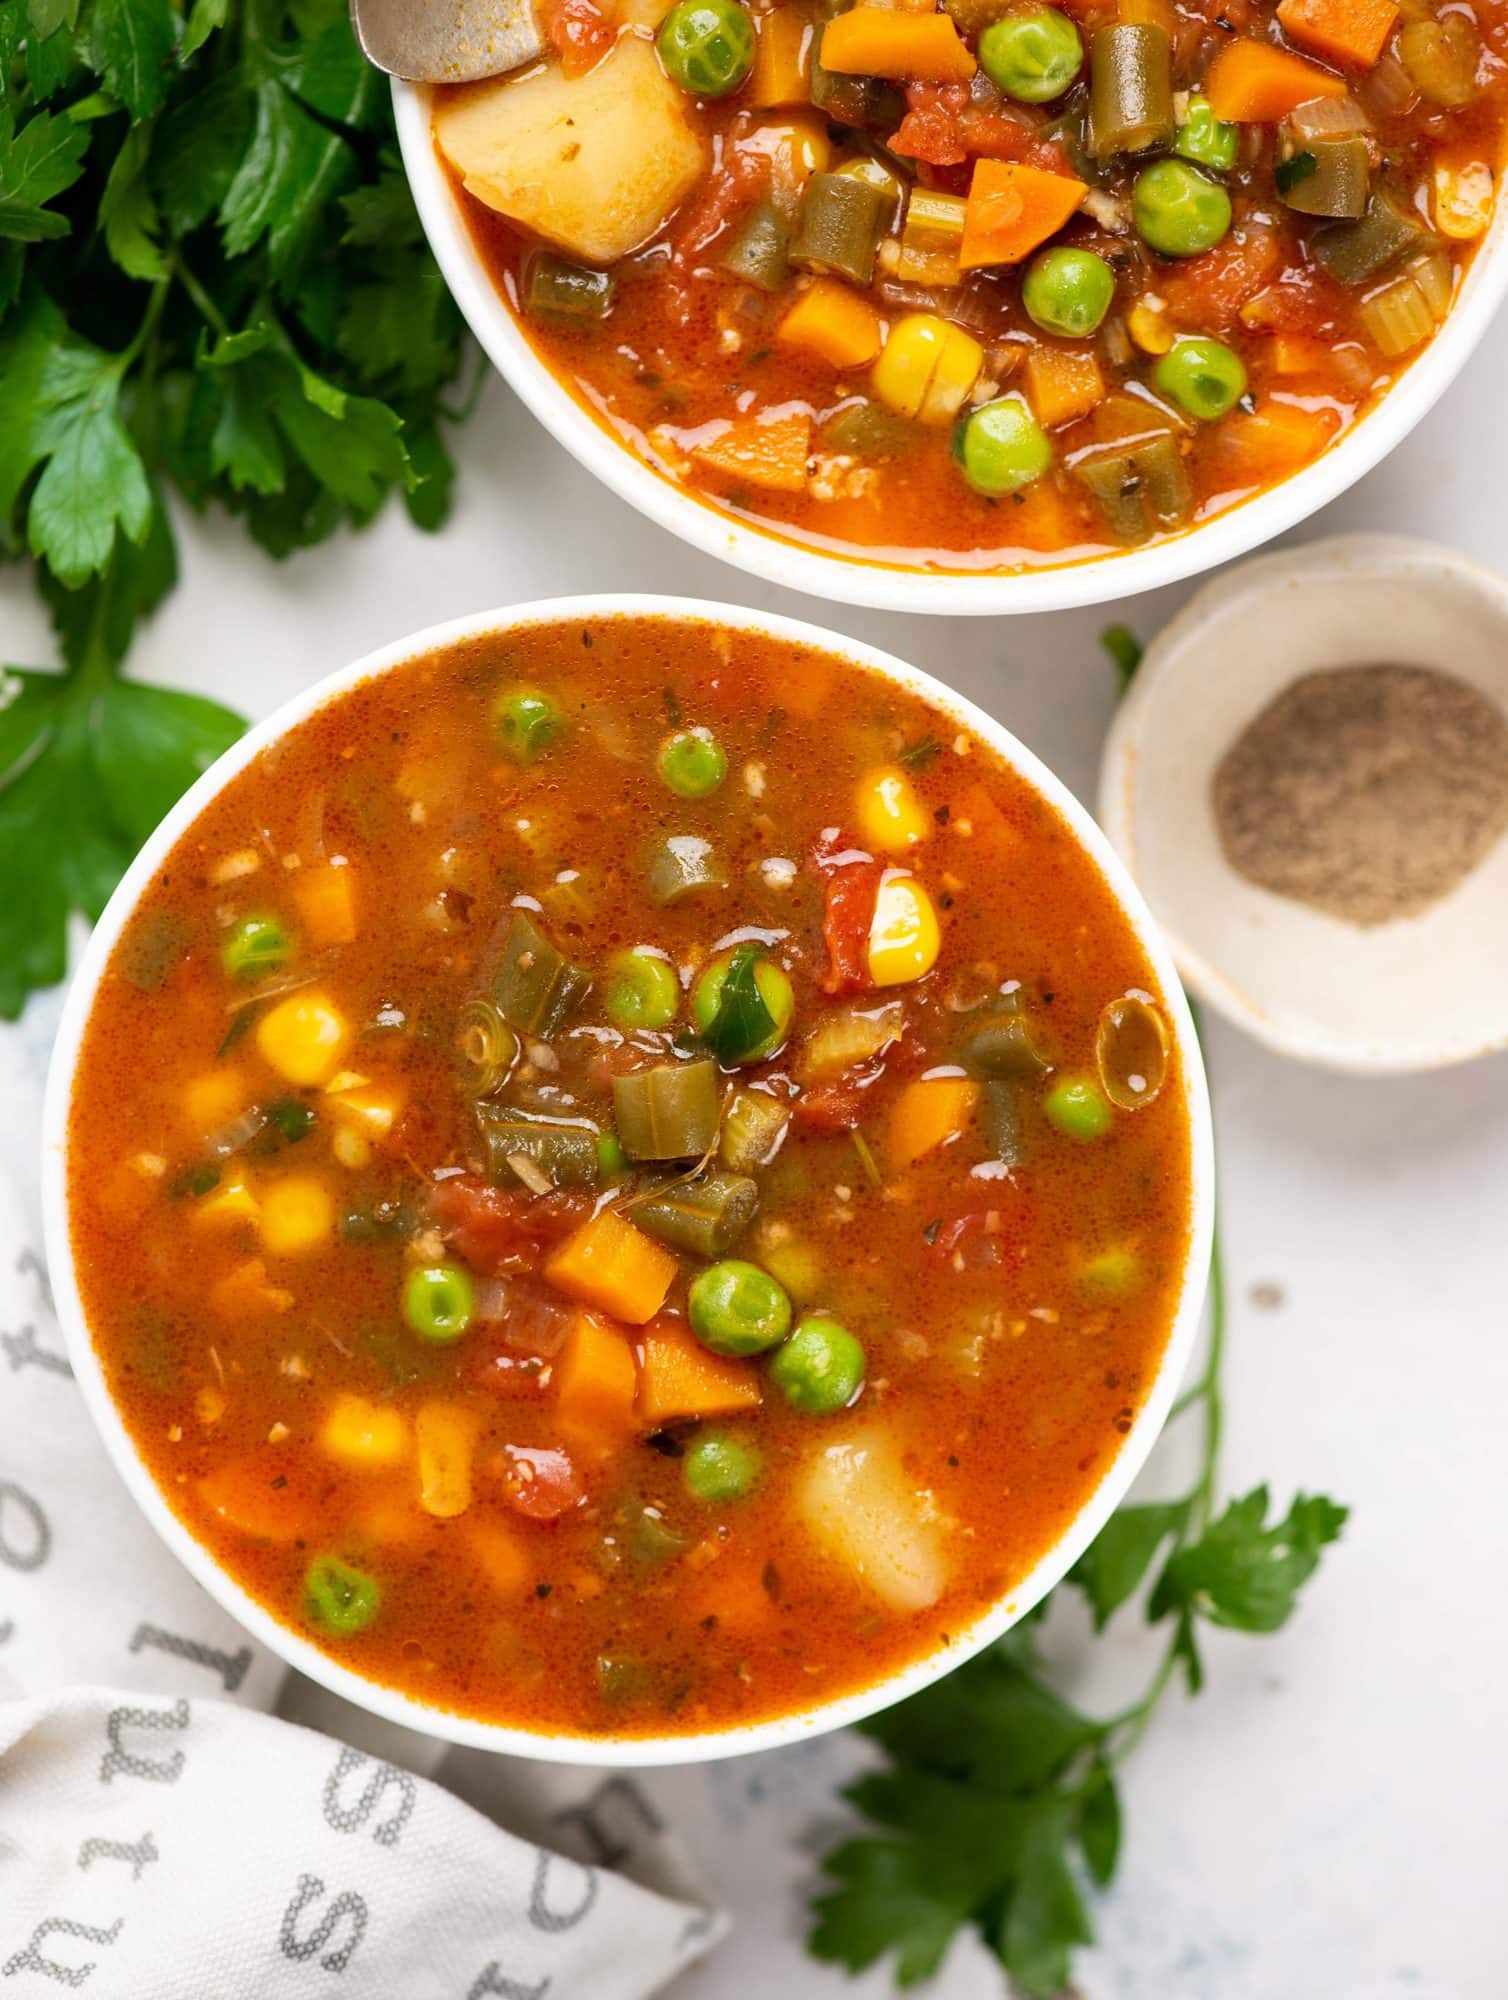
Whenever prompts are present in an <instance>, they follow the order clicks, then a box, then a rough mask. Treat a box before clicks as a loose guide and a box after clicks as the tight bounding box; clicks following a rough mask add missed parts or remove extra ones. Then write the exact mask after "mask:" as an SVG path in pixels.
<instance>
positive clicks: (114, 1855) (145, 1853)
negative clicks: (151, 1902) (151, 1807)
mask: <svg viewBox="0 0 1508 2000" xmlns="http://www.w3.org/2000/svg"><path fill="white" fill-rule="evenodd" d="M161 1859H162V1856H161V1855H160V1854H159V1853H158V1852H157V1843H156V1842H155V1841H154V1840H153V1838H152V1836H151V1834H150V1833H144V1834H143V1835H142V1836H141V1839H140V1840H98V1839H96V1840H86V1841H85V1842H84V1844H83V1846H82V1847H81V1848H80V1849H79V1866H80V1868H90V1867H92V1866H93V1865H94V1863H95V1862H96V1861H129V1862H130V1864H131V1880H132V1881H133V1882H139V1881H140V1880H141V1871H142V1869H143V1868H145V1867H146V1865H147V1863H148V1862H149V1861H160V1860H161Z"/></svg>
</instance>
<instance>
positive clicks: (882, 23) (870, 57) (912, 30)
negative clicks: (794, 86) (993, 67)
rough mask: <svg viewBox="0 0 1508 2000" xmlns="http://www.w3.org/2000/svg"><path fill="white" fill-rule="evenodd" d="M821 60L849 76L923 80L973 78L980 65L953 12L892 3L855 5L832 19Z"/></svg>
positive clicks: (951, 81)
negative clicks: (909, 10)
mask: <svg viewBox="0 0 1508 2000" xmlns="http://www.w3.org/2000/svg"><path fill="white" fill-rule="evenodd" d="M821 61H822V67H823V68H824V69H829V70H836V71H838V72H839V73H840V74H841V75H844V76H885V77H891V78H894V79H897V80H900V79H906V78H914V79H915V81H916V82H918V83H967V82H968V80H969V78H970V77H971V76H972V75H973V74H974V67H975V65H974V58H973V57H972V56H971V55H970V54H969V51H968V49H967V48H966V47H965V46H964V43H963V41H962V40H961V38H960V36H959V33H958V29H957V27H956V26H955V24H954V22H953V19H952V17H951V16H950V15H948V14H903V13H900V12H898V11H897V10H896V9H894V8H892V7H855V8H853V9H852V10H851V11H850V12H849V13H847V14H839V15H838V16H837V17H836V18H835V19H834V20H831V21H829V22H828V24H827V26H826V28H824V29H823V31H822V56H821Z"/></svg>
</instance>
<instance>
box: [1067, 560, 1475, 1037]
mask: <svg viewBox="0 0 1508 2000" xmlns="http://www.w3.org/2000/svg"><path fill="white" fill-rule="evenodd" d="M1373 663H1395V664H1398V665H1405V666H1426V667H1439V668H1442V669H1445V670H1447V671H1449V672H1450V673H1453V674H1455V675H1457V676H1459V677H1460V678H1461V679H1462V680H1465V681H1468V682H1469V683H1470V684H1471V685H1472V686H1473V687H1475V688H1477V689H1479V690H1480V691H1481V692H1482V693H1483V694H1484V695H1486V696H1488V697H1489V698H1490V699H1491V700H1493V701H1495V702H1497V703H1498V704H1499V705H1501V706H1502V707H1503V708H1504V709H1505V710H1508V583H1505V581H1504V579H1503V578H1501V577H1498V576H1494V575H1493V574H1492V573H1491V572H1490V571H1487V570H1484V569H1481V568H1479V567H1478V566H1477V565H1476V564H1475V563H1471V562H1468V561H1467V560H1466V559H1465V558H1464V557H1462V556H1458V555H1454V554H1452V553H1451V552H1450V551H1449V550H1448V549H1441V548H1436V547H1435V546H1433V544H1431V543H1428V542H1421V541H1415V540H1413V539H1411V538H1410V537H1407V536H1402V535H1343V536H1338V537H1336V538H1334V539H1333V540H1329V541H1323V542H1316V543H1314V544H1313V545H1311V546H1310V547H1308V548H1301V549H1285V550H1283V551H1282V552H1281V553H1279V554H1275V555H1268V556H1263V557H1261V558H1260V559H1259V560H1258V561H1256V562H1249V563H1243V564H1242V565H1241V566H1240V567H1239V568H1238V569H1235V570H1233V571H1231V572H1230V573H1229V574H1228V575H1225V576H1222V577H1220V578H1219V579H1217V581H1215V582H1214V583H1211V584H1208V585H1206V586H1205V588H1204V589H1203V590H1201V591H1200V592H1199V593H1198V595H1197V596H1196V597H1194V598H1193V599H1192V600H1191V601H1190V603H1189V604H1188V605H1187V606H1186V607H1185V608H1184V610H1183V611H1182V612H1181V613H1180V614H1179V616H1178V617H1177V618H1175V619H1174V620H1173V622H1172V624H1171V625H1169V626H1168V627H1167V628H1166V630H1165V631H1163V632H1162V633H1161V634H1160V635H1159V637H1158V638H1157V639H1156V640H1155V641H1154V643H1153V644H1152V645H1151V646H1150V647H1149V648H1148V650H1147V654H1146V657H1145V658H1144V659H1143V661H1142V663H1141V666H1140V667H1139V669H1138V670H1137V674H1136V678H1135V680H1134V681H1133V682H1132V684H1131V689H1130V692H1129V693H1128V695H1127V697H1126V699H1125V701H1124V702H1123V703H1122V705H1121V709H1120V712H1119V714H1118V715H1117V717H1116V720H1115V724H1114V727H1113V728H1112V730H1111V732H1110V737H1109V740H1108V742H1107V744H1106V746H1105V759H1104V764H1103V767H1102V770H1101V778H1100V821H1101V824H1102V825H1103V826H1104V828H1105V830H1106V831H1107V832H1108V834H1109V835H1110V838H1111V840H1112V841H1113V842H1114V843H1115V845H1116V847H1117V848H1118V849H1119V851H1120V853H1121V855H1122V856H1123V857H1124V859H1125V861H1126V863H1127V865H1128V867H1129V868H1130V869H1131V872H1132V874H1133V875H1134V876H1135V877H1136V879H1137V881H1138V883H1139V884H1140V885H1141V888H1142V891H1143V893H1144V894H1145V896H1146V898H1147V901H1148V902H1149V903H1150V904H1151V906H1152V910H1153V913H1154V914H1155V915H1156V917H1157V919H1158V921H1159V922H1160V923H1161V925H1162V927H1163V930H1164V932H1165V933H1166V935H1167V937H1168V941H1169V943H1170V944H1171V946H1172V948H1173V955H1174V957H1175V958H1176V959H1177V961H1178V965H1179V969H1180V970H1181V971H1182V973H1183V975H1184V978H1185V979H1186V981H1187V982H1188V984H1189V985H1190V986H1191V987H1192V988H1193V989H1194V990H1195V991H1196V992H1197V993H1199V994H1200V995H1202V996H1203V998H1205V999H1207V1000H1208V1001H1209V1002H1210V1004H1211V1005H1212V1006H1215V1007H1218V1008H1219V1009H1220V1010H1221V1012H1222V1013H1225V1014H1228V1015H1229V1016H1230V1018H1231V1019H1232V1020H1233V1021H1236V1022H1238V1023H1239V1024H1240V1025H1241V1026H1242V1027H1244V1028H1247V1029H1249V1030H1250V1032H1251V1033H1252V1034H1254V1035H1255V1036H1257V1038H1258V1039H1259V1040H1260V1041H1263V1042H1266V1043H1267V1044H1268V1045H1269V1047H1271V1048H1274V1049H1277V1050H1280V1051H1281V1052H1282V1053H1283V1054H1285V1055H1293V1056H1298V1057H1301V1058H1302V1059H1304V1060H1305V1061H1309V1062H1316V1063H1324V1064H1327V1065H1329V1066H1330V1067H1331V1068H1334V1069H1344V1070H1354V1071H1364V1072H1371V1073H1386V1072H1398V1073H1401V1072H1404V1071H1408V1070H1423V1069H1436V1068H1441V1067H1443V1066H1444V1065H1446V1064H1448V1063H1457V1062H1465V1061H1466V1060H1467V1059H1468V1058H1469V1057H1472V1056H1477V1055H1485V1054H1487V1053H1488V1052H1489V1051H1490V1050H1493V1049H1498V1048H1502V1047H1503V1046H1505V1045H1508V924H1505V923H1504V921H1503V912H1504V911H1505V910H1508V838H1504V839H1502V840H1500V841H1499V842H1498V844H1497V846H1496V847H1495V848H1494V849H1493V850H1492V851H1491V853H1490V854H1489V855H1488V856H1487V858H1486V859H1485V860H1484V861H1483V862H1482V863H1481V864H1480V865H1479V866H1478V867H1477V868H1476V869H1475V870H1474V871H1473V872H1472V873H1471V874H1470V875H1469V876H1468V877H1467V878H1466V880H1465V881H1464V882H1462V883H1461V885H1460V886H1459V887H1458V888H1457V889H1455V890H1454V891H1452V892H1451V894H1450V895H1448V896H1446V897H1445V898H1444V899H1443V900H1441V901H1440V902H1438V903H1436V904H1434V905H1433V906H1432V907H1431V908H1429V909H1428V910H1425V911H1424V912H1423V913H1422V914H1420V915H1418V916H1414V917H1407V918H1402V919H1398V920H1396V921H1394V922H1391V923H1386V924H1382V925H1378V926H1376V927H1374V928H1371V929H1366V930H1363V929H1360V928H1358V927H1357V926H1356V925H1354V924H1349V923H1344V922H1342V921H1341V920H1340V919H1338V918H1335V917H1331V916H1327V915H1325V914H1323V913H1322V912H1320V911H1318V910H1313V909H1310V908H1308V907H1307V906H1306V905H1303V904H1300V903H1296V902H1293V901H1291V900H1290V899H1289V898H1287V897H1284V896H1279V895H1275V894H1274V893H1272V892H1271V891H1270V890H1267V889H1262V888H1258V887H1256V886H1255V885H1254V884H1253V883H1251V882H1249V881H1247V880H1246V878H1245V877H1244V876H1241V875H1239V874H1237V873H1236V871H1235V870H1234V869H1233V868H1232V867H1231V866H1230V864H1229V863H1228V862H1227V860H1226V859H1225V856H1224V854H1223V853H1222V851H1221V847H1220V841H1219V837H1218V835H1217V832H1216V828H1215V819H1214V811H1213V807H1212V805H1211V798H1210V784H1211V779H1212V777H1213V775H1214V771H1215V768H1216V766H1217V765H1218V763H1219V761H1220V759H1221V757H1222V756H1223V755H1224V753H1225V751H1226V749H1227V748H1228V747H1229V745H1230V744H1231V743H1232V742H1233V741H1234V739H1235V738H1236V737H1237V736H1238V735H1239V734H1240V732H1241V731H1242V730H1243V729H1244V728H1245V727H1246V725H1247V724H1248V723H1249V722H1250V721H1251V720H1252V718H1253V717H1254V716H1255V715H1256V714H1257V713H1258V712H1259V711H1260V710H1261V709H1263V708H1265V707H1266V706H1267V704H1268V703H1269V702H1270V701H1272V700H1273V699H1274V698H1275V697H1276V696H1277V695H1278V694H1280V693H1281V692H1282V690H1283V689H1284V688H1286V687H1288V686H1289V685H1290V684H1291V683H1292V682H1293V681H1295V680H1297V679H1298V678H1299V677H1300V675H1302V674H1306V673H1311V672H1314V671H1316V670H1317V669H1321V668H1326V667H1343V666H1361V665H1370V664H1373Z"/></svg>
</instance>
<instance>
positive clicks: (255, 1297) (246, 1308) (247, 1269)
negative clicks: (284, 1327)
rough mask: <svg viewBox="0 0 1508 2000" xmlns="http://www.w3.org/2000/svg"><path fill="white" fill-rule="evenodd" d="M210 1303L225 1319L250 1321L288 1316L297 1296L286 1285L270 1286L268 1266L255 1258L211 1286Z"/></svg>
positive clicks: (238, 1266) (228, 1272)
mask: <svg viewBox="0 0 1508 2000" xmlns="http://www.w3.org/2000/svg"><path fill="white" fill-rule="evenodd" d="M209 1302H210V1304H211V1306H212V1307H213V1308H214V1310H215V1311H216V1312H217V1313H220V1314H221V1315H222V1316H223V1317H224V1318H225V1319H247V1318H250V1317H251V1315H252V1314H254V1313H265V1312H280V1313H282V1312H287V1310H288V1308H289V1307H290V1306H291V1305H292V1304H293V1294H292V1292H290V1291H287V1290H285V1288H284V1287H283V1286H282V1285H270V1284H269V1283H268V1282H267V1266H266V1265H265V1264H264V1263H263V1262H262V1260H261V1258H260V1257H252V1258H250V1259H249V1260H248V1261H247V1262H246V1263H244V1264H237V1265H236V1266H235V1268H234V1269H233V1270H230V1271H227V1272H226V1274H225V1276H224V1277H223V1278H220V1279H217V1281H216V1282H215V1283H214V1284H213V1285H211V1287H210V1293H209Z"/></svg>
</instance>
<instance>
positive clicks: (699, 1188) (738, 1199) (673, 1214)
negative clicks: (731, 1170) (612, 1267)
mask: <svg viewBox="0 0 1508 2000" xmlns="http://www.w3.org/2000/svg"><path fill="white" fill-rule="evenodd" d="M758 1208H759V1187H758V1184H757V1183H756V1182H754V1181H751V1180H747V1179H746V1178H745V1177H744V1176H743V1175H742V1174H709V1175H708V1176H707V1178H706V1179H705V1180H700V1181H688V1182H686V1183H685V1184H684V1185H682V1186H680V1187H672V1188H667V1189H666V1190H665V1192H664V1194H659V1195H656V1196H655V1197H654V1198H653V1200H651V1201H641V1202H638V1203H636V1204H635V1207H634V1211H633V1217H634V1221H635V1223H637V1225H638V1226H639V1228H640V1229H643V1230H646V1231H647V1232H648V1234H649V1235H651V1236H658V1237H659V1239H660V1241H661V1242H662V1243H668V1244H669V1245H670V1247H671V1249H672V1250H685V1251H688V1252H689V1253H690V1254H691V1255H692V1256H695V1257H726V1256H727V1254H728V1252H729V1251H730V1250H731V1249H732V1248H733V1246H734V1244H735V1243H737V1241H738V1240H739V1238H740V1237H741V1236H742V1235H743V1233H744V1231H745V1230H746V1229H747V1228H748V1226H749V1224H750V1223H751V1222H752V1221H753V1220H754V1216H755V1213H756V1211H757V1210H758Z"/></svg>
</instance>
